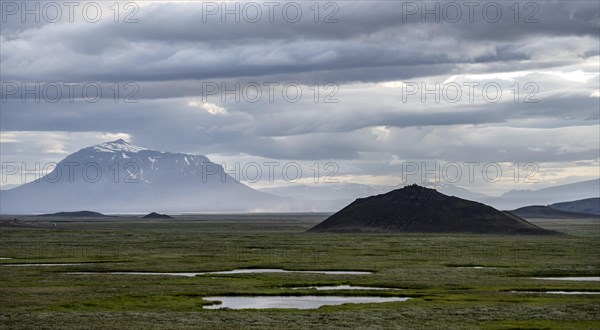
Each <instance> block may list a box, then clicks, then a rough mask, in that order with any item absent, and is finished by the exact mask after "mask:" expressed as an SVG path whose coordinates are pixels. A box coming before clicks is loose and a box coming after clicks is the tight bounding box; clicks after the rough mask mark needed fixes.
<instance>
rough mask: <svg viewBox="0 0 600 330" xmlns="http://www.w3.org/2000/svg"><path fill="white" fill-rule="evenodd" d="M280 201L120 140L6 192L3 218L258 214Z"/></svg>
mask: <svg viewBox="0 0 600 330" xmlns="http://www.w3.org/2000/svg"><path fill="white" fill-rule="evenodd" d="M280 201H281V200H280V199H279V198H277V197H275V196H272V195H269V194H266V193H262V192H259V191H256V190H253V189H251V188H250V187H248V186H246V185H244V184H242V183H239V182H237V181H236V180H235V179H234V178H233V177H232V176H230V175H228V174H227V173H225V171H224V170H223V168H222V166H221V165H218V164H215V163H213V162H211V161H210V160H209V159H208V158H207V157H205V156H202V155H191V154H184V153H171V152H162V151H156V150H151V149H146V148H142V147H138V146H134V145H131V144H129V143H127V142H126V141H124V140H116V141H111V142H106V143H102V144H99V145H95V146H91V147H88V148H84V149H81V150H79V151H77V152H75V153H73V154H71V155H69V156H68V157H66V158H65V159H63V160H62V161H60V162H59V163H58V164H57V166H56V168H55V169H54V170H53V171H52V172H50V173H48V174H47V175H45V176H44V177H42V178H40V179H39V180H37V181H34V182H30V183H27V184H24V185H21V186H19V187H17V188H14V189H11V190H7V191H2V192H1V198H0V213H2V214H10V213H47V212H59V211H76V210H83V209H90V210H94V211H99V212H108V213H118V212H122V213H130V212H143V213H146V212H148V211H162V212H166V211H177V212H203V211H220V212H223V211H259V210H271V209H274V208H275V207H277V206H278V205H279V204H281V203H277V202H280Z"/></svg>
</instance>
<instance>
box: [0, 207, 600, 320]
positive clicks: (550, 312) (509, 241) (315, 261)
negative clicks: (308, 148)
mask: <svg viewBox="0 0 600 330" xmlns="http://www.w3.org/2000/svg"><path fill="white" fill-rule="evenodd" d="M194 219H196V218H195V217H194V216H187V217H186V219H185V220H161V221H141V220H137V219H132V218H115V219H109V220H102V221H91V222H79V221H74V220H69V221H66V220H65V221H64V222H63V221H58V222H57V226H56V227H53V226H52V225H51V223H52V222H56V221H57V220H56V219H53V221H48V222H44V221H41V220H37V219H31V220H37V221H36V222H35V226H33V227H29V228H28V227H1V228H0V230H1V232H0V235H1V246H0V257H11V258H13V259H11V260H0V263H2V264H7V263H57V262H70V263H83V264H82V265H77V266H58V267H7V266H4V265H2V266H0V283H1V284H0V324H1V325H2V328H3V329H12V328H21V329H26V328H48V329H56V328H70V329H71V328H106V329H109V328H110V329H114V328H139V329H151V328H206V329H212V328H227V329H234V328H272V329H282V328H287V329H301V328H317V329H323V328H346V327H352V328H410V329H415V328H417V329H418V328H428V329H448V328H458V329H463V328H465V329H469V328H490V329H544V328H547V329H556V328H559V329H560V328H564V329H572V328H580V329H597V328H600V295H551V294H545V293H542V292H541V291H545V290H553V291H559V290H563V291H569V290H572V291H590V290H592V291H600V283H598V282H565V281H542V280H535V279H532V278H531V277H535V276H599V274H600V257H599V256H600V240H599V239H598V238H599V235H600V232H599V228H600V227H599V222H598V220H546V221H543V222H538V223H537V224H538V225H540V226H542V227H545V228H549V229H557V230H561V231H564V232H566V233H568V234H570V235H565V236H561V237H557V236H554V237H551V236H491V235H467V234H465V235H440V234H435V235H432V234H405V235H398V234H394V235H387V234H371V235H351V234H339V235H338V234H308V233H305V232H304V231H305V230H306V229H308V228H310V227H311V226H312V225H314V224H316V223H317V222H318V221H319V220H320V219H322V217H318V216H317V217H315V216H313V215H298V216H293V217H292V216H289V215H263V216H256V215H252V216H248V217H247V218H244V216H240V215H236V216H232V217H231V219H229V218H228V217H227V216H222V215H221V216H219V217H218V219H217V220H210V219H211V217H210V216H202V217H199V218H197V219H196V220H194ZM228 219H229V220H228ZM59 220H61V219H59ZM472 266H485V267H484V268H477V269H476V268H470V267H472ZM235 268H284V269H295V270H363V271H372V272H373V274H370V275H323V274H309V273H271V274H237V275H232V274H230V275H203V276H198V277H194V278H185V277H171V276H135V275H110V274H102V275H72V274H67V273H68V272H81V271H90V272H109V271H147V272H202V271H215V270H230V269H235ZM341 284H352V285H359V286H378V287H382V286H383V287H394V288H402V289H403V290H401V291H397V290H390V291H373V292H367V291H340V292H338V291H335V292H334V291H319V292H317V291H316V290H312V289H305V290H294V289H292V287H301V286H312V285H341ZM511 291H540V293H514V292H511ZM300 294H310V295H377V296H410V297H412V298H413V299H410V300H408V301H406V302H398V303H385V304H349V305H342V306H325V307H322V308H320V309H317V310H277V309H274V310H204V309H202V305H204V304H207V303H208V302H206V301H204V300H202V297H204V296H218V295H300Z"/></svg>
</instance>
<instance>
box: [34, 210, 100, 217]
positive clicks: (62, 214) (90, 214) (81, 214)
mask: <svg viewBox="0 0 600 330" xmlns="http://www.w3.org/2000/svg"><path fill="white" fill-rule="evenodd" d="M39 216H40V217H63V218H101V217H108V215H104V214H102V213H98V212H93V211H75V212H57V213H49V214H40V215H39Z"/></svg>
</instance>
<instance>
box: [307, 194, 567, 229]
mask: <svg viewBox="0 0 600 330" xmlns="http://www.w3.org/2000/svg"><path fill="white" fill-rule="evenodd" d="M309 231H311V232H408V233H413V232H414V233H416V232H422V233H461V232H468V233H481V234H530V235H551V234H558V232H555V231H551V230H546V229H542V228H540V227H538V226H535V225H533V224H531V223H529V222H527V221H526V220H524V219H522V218H520V217H518V216H516V215H514V214H512V213H510V212H501V211H498V210H496V209H495V208H493V207H491V206H488V205H485V204H482V203H478V202H473V201H469V200H465V199H461V198H458V197H453V196H447V195H444V194H441V193H439V192H437V191H436V190H435V189H429V188H424V187H421V186H418V185H411V186H406V187H404V188H401V189H397V190H394V191H391V192H389V193H387V194H382V195H377V196H371V197H367V198H360V199H357V200H355V201H354V202H353V203H352V204H350V205H348V206H346V207H345V208H343V209H342V210H340V211H339V212H337V213H335V214H333V215H332V216H330V217H329V218H327V219H325V221H323V222H321V223H320V224H318V225H316V226H315V227H313V228H311V229H310V230H309Z"/></svg>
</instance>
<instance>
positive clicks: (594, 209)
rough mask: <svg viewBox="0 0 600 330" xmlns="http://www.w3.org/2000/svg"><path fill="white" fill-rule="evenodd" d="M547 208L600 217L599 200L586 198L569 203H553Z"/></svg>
mask: <svg viewBox="0 0 600 330" xmlns="http://www.w3.org/2000/svg"><path fill="white" fill-rule="evenodd" d="M549 206H550V207H551V208H553V209H557V210H561V211H567V212H578V213H587V214H595V215H600V198H586V199H580V200H576V201H570V202H561V203H554V204H552V205H549Z"/></svg>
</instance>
